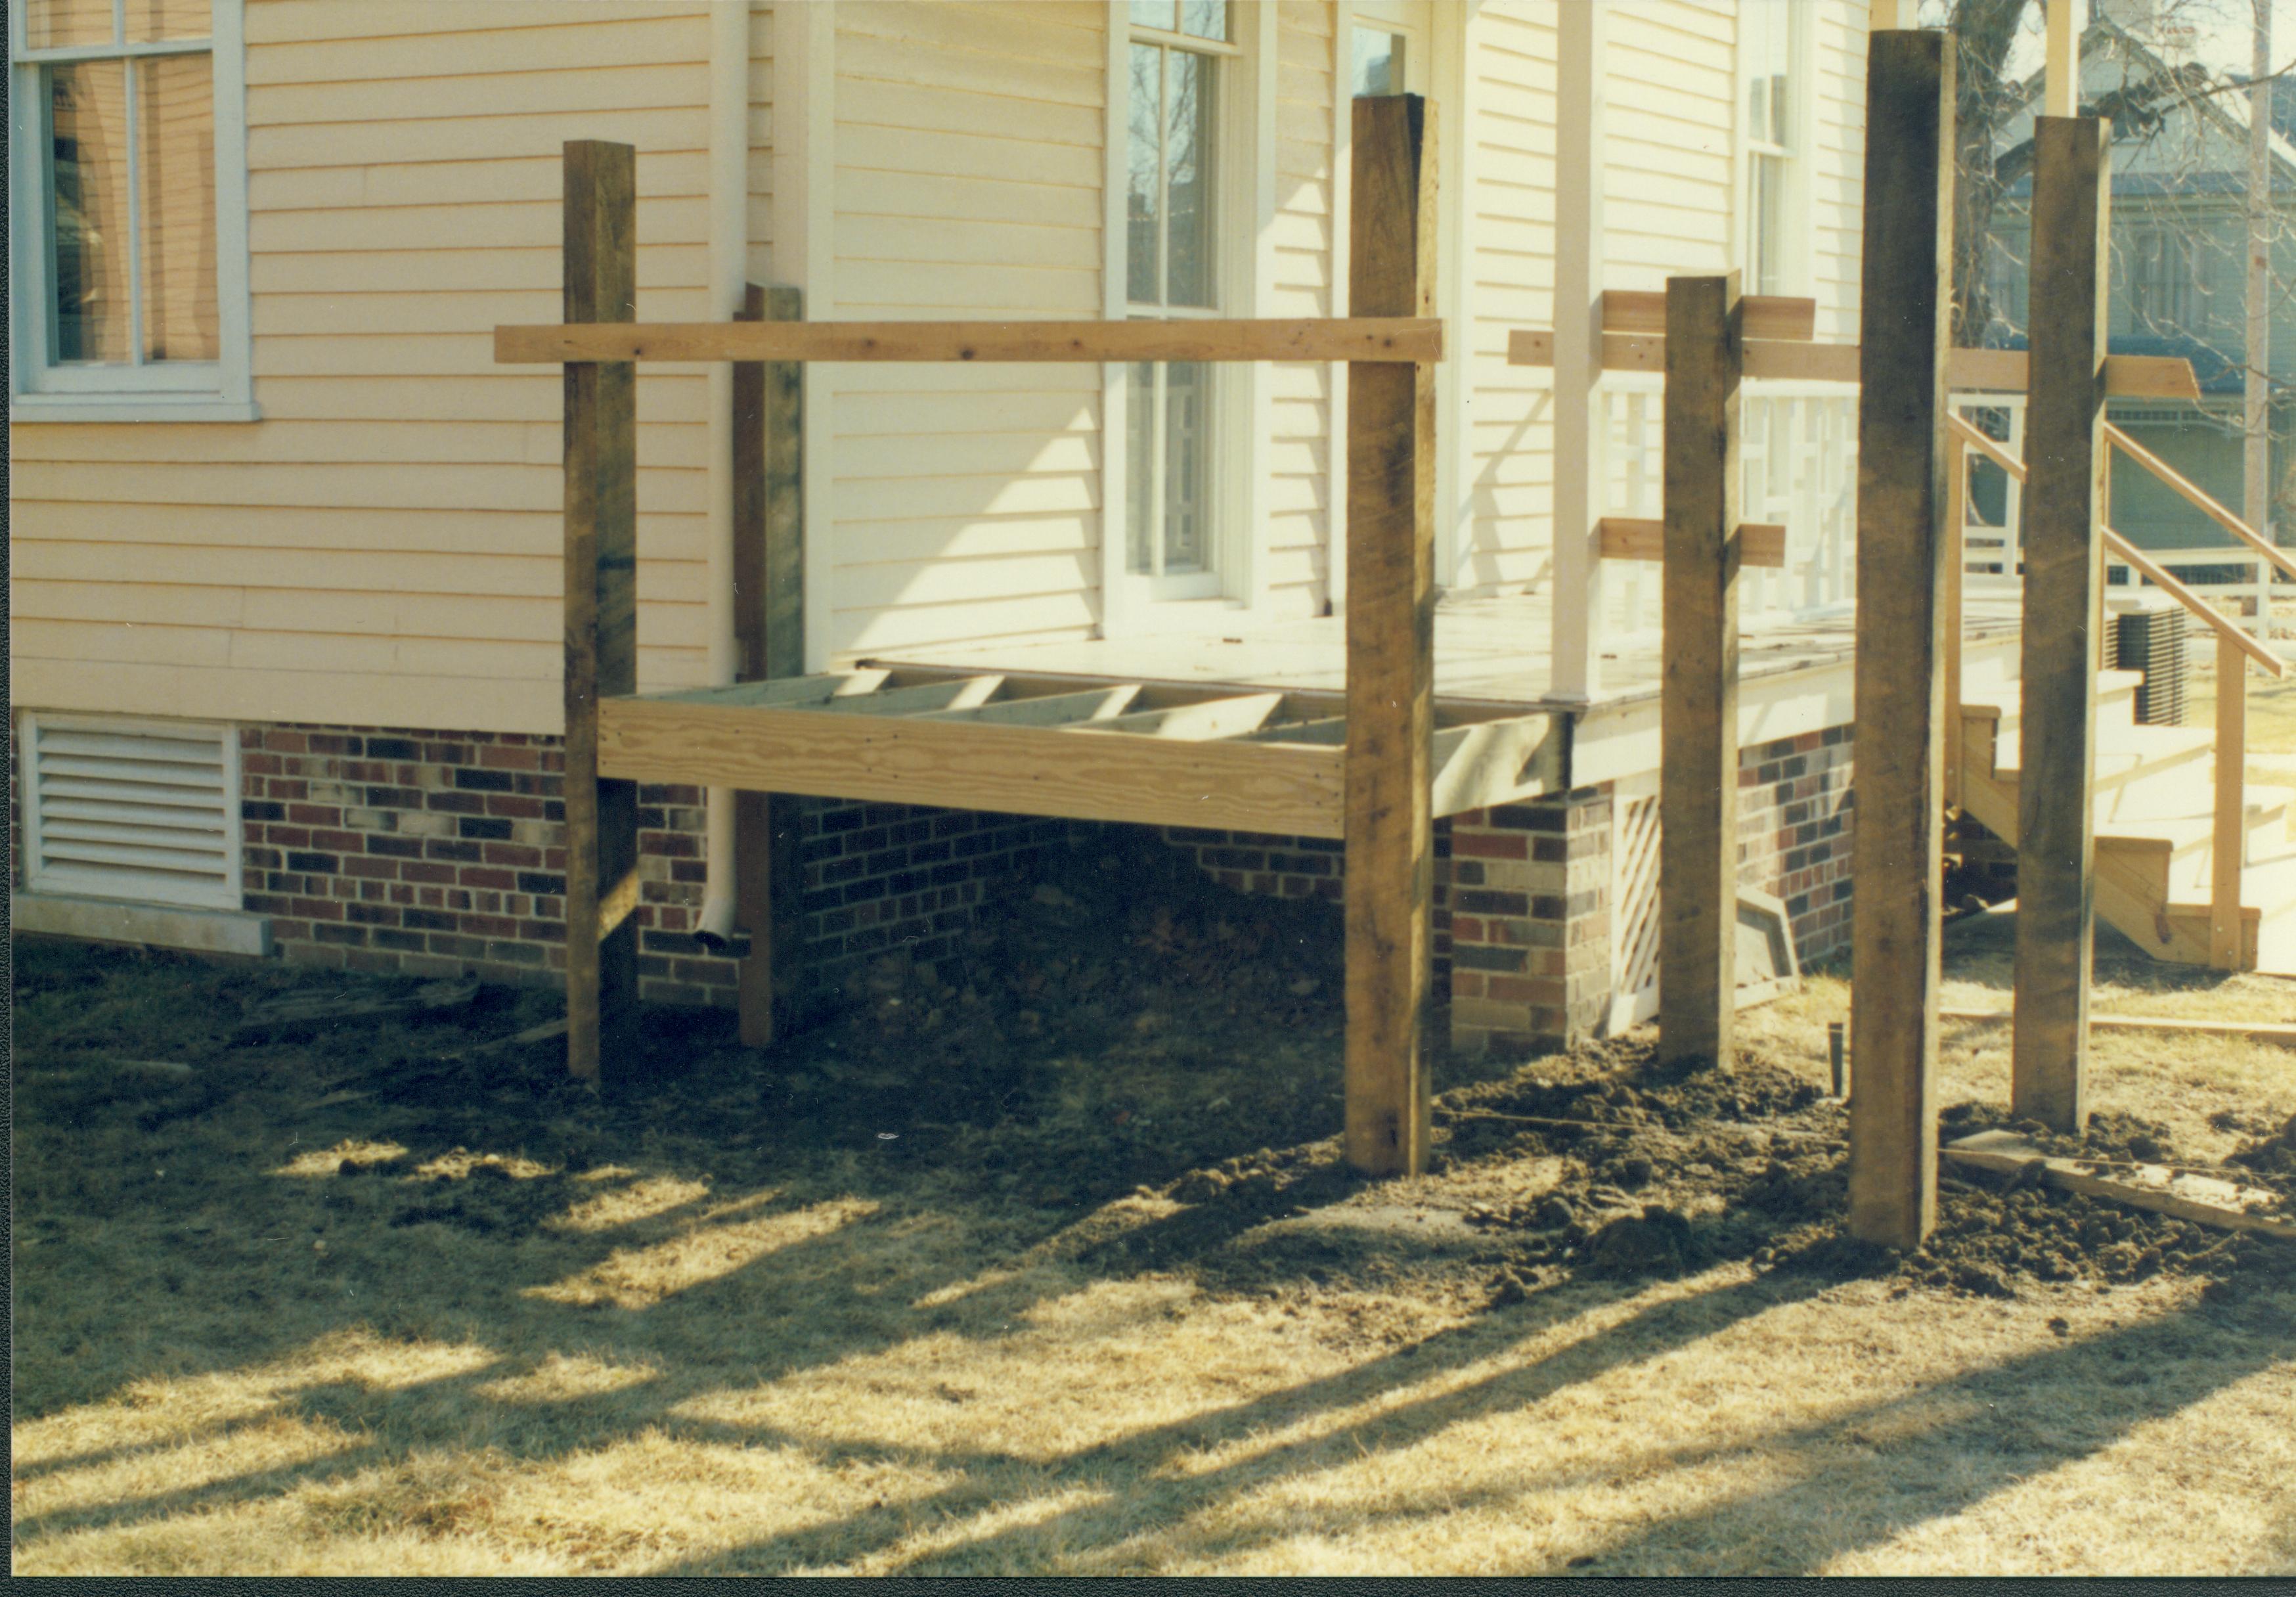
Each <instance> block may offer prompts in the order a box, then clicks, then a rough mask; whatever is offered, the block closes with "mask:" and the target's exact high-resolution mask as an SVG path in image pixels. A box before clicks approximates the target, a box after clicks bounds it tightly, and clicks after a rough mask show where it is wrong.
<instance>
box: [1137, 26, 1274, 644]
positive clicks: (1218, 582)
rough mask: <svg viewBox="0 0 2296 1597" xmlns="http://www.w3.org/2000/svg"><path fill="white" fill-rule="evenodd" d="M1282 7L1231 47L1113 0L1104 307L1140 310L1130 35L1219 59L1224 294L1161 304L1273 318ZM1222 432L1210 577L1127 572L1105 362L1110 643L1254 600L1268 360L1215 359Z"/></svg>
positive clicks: (1219, 251)
mask: <svg viewBox="0 0 2296 1597" xmlns="http://www.w3.org/2000/svg"><path fill="white" fill-rule="evenodd" d="M1275 12H1276V8H1275V6H1273V5H1267V4H1232V5H1231V8H1230V12H1229V15H1230V18H1231V24H1230V29H1231V32H1232V34H1233V35H1234V37H1231V38H1230V39H1228V40H1227V41H1226V42H1220V41H1215V40H1207V39H1201V38H1198V37H1194V36H1193V35H1180V34H1167V33H1162V32H1160V31H1158V30H1156V29H1147V28H1138V29H1136V28H1135V27H1134V25H1133V23H1132V20H1131V7H1130V6H1129V5H1128V4H1126V3H1125V0H1109V4H1108V7H1107V15H1108V121H1107V139H1106V143H1107V152H1106V154H1107V160H1106V163H1105V168H1104V177H1103V183H1104V187H1105V200H1106V206H1105V211H1104V228H1105V242H1106V248H1105V250H1104V251H1103V272H1102V276H1103V300H1102V315H1103V316H1104V317H1107V318H1108V319H1110V320H1111V321H1116V320H1123V319H1126V318H1128V317H1130V316H1132V315H1133V309H1132V302H1131V298H1130V294H1129V292H1128V289H1129V283H1128V276H1129V273H1128V255H1127V227H1128V222H1127V217H1126V212H1125V195H1126V191H1127V185H1128V182H1129V172H1128V166H1127V161H1126V156H1127V152H1128V148H1127V146H1128V138H1129V124H1130V113H1131V73H1130V70H1129V67H1130V54H1131V48H1132V43H1133V40H1134V39H1135V38H1136V37H1137V38H1138V39H1139V40H1140V41H1141V42H1143V43H1159V44H1169V45H1178V46H1181V47H1185V48H1187V49H1191V50H1197V51H1201V52H1203V53H1205V54H1212V55H1217V56H1218V57H1220V58H1221V60H1222V61H1223V62H1224V63H1225V65H1224V67H1223V70H1221V71H1220V72H1219V73H1218V78H1219V83H1220V86H1219V91H1218V92H1219V104H1218V111H1217V113H1216V114H1217V117H1218V131H1217V132H1216V134H1215V140H1216V145H1215V147H1216V149H1217V151H1218V161H1219V163H1220V164H1219V169H1218V179H1219V183H1218V192H1217V194H1216V198H1215V200H1214V203H1215V205H1216V206H1217V207H1218V219H1217V222H1216V226H1217V228H1218V234H1217V237H1216V241H1215V243H1214V250H1215V252H1216V256H1217V260H1216V266H1215V283H1216V285H1217V287H1216V297H1217V299H1218V306H1217V307H1216V308H1213V309H1191V308H1169V307H1168V308H1165V309H1164V311H1163V314H1166V315H1169V316H1172V317H1258V316H1261V315H1264V314H1265V311H1264V309H1263V308H1264V306H1265V304H1266V297H1267V293H1268V292H1269V290H1270V285H1271V284H1272V283H1273V280H1274V262H1275V245H1274V242H1273V240H1272V238H1271V237H1270V230H1269V227H1268V223H1269V221H1270V220H1271V218H1272V212H1273V210H1274V193H1275V65H1276V60H1275V57H1276V49H1275V26H1276V15H1275ZM1212 372H1213V383H1212V402H1213V408H1214V415H1213V440H1212V446H1211V455H1212V458H1211V460H1210V472H1211V480H1212V489H1211V495H1210V497H1211V499H1212V502H1213V506H1214V514H1213V516H1212V522H1211V527H1210V538H1209V539H1208V544H1209V547H1208V549H1207V554H1208V556H1209V558H1208V560H1207V562H1206V565H1207V569H1206V571H1205V572H1201V573H1197V572H1190V573H1187V574H1185V575H1182V576H1169V577H1154V576H1150V575H1147V574H1144V573H1141V572H1133V571H1131V570H1130V569H1128V568H1129V564H1130V561H1129V558H1128V551H1129V549H1130V545H1131V528H1130V525H1129V523H1130V514H1131V510H1130V507H1131V498H1130V494H1129V491H1128V486H1129V468H1128V459H1127V457H1128V454H1129V451H1130V442H1129V439H1130V433H1129V430H1128V421H1129V413H1130V407H1131V406H1130V395H1129V391H1128V389H1129V381H1130V379H1129V374H1128V368H1127V366H1125V365H1123V364H1119V363H1112V362H1111V363H1109V364H1106V365H1104V366H1102V368H1101V373H1102V381H1101V440H1102V448H1101V583H1102V588H1101V591H1102V595H1103V604H1102V613H1101V631H1102V633H1103V636H1106V637H1121V636H1128V635H1139V634H1142V633H1147V632H1159V631H1171V630H1192V629H1201V628H1210V627H1217V626H1222V625H1226V624H1227V623H1228V622H1232V621H1233V620H1234V618H1235V613H1236V612H1237V610H1238V609H1240V608H1242V609H1250V608H1251V606H1252V605H1255V604H1256V603H1257V601H1258V597H1259V587H1260V581H1261V574H1262V564H1263V562H1262V559H1261V556H1262V553H1263V547H1264V545H1265V543H1266V539H1267V527H1266V521H1267V516H1266V508H1267V492H1266V487H1265V479H1266V477H1267V469H1268V453H1267V433H1268V425H1269V420H1270V387H1269V383H1268V381H1267V374H1266V371H1265V368H1264V367H1262V366H1260V365H1259V364H1258V363H1253V364H1249V365H1242V364H1231V363H1225V362H1223V363H1218V364H1215V365H1214V366H1213V367H1212Z"/></svg>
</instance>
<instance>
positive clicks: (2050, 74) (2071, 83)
mask: <svg viewBox="0 0 2296 1597" xmlns="http://www.w3.org/2000/svg"><path fill="white" fill-rule="evenodd" d="M2048 21H2049V44H2048V54H2047V57H2046V65H2045V69H2044V71H2043V75H2042V78H2041V110H2042V113H2043V114H2044V115H2046V116H2052V117H2071V116H2078V115H2079V114H2080V111H2079V107H2080V36H2081V30H2082V29H2084V28H2086V27H2087V26H2088V0H2048Z"/></svg>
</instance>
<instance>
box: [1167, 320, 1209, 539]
mask: <svg viewBox="0 0 2296 1597" xmlns="http://www.w3.org/2000/svg"><path fill="white" fill-rule="evenodd" d="M1211 372H1212V369H1211V367H1210V366H1208V365H1206V364H1204V363H1203V362H1201V361H1175V362H1173V363H1172V364H1171V365H1169V366H1166V367H1165V368H1164V570H1165V572H1166V573H1167V574H1168V575H1169V574H1170V573H1172V572H1200V571H1205V570H1208V569H1210V549H1209V547H1208V546H1209V544H1210V528H1211V503H1210V499H1211V444H1212V429H1211V397H1212V382H1211Z"/></svg>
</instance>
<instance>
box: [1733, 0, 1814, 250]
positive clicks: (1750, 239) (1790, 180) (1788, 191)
mask: <svg viewBox="0 0 2296 1597" xmlns="http://www.w3.org/2000/svg"><path fill="white" fill-rule="evenodd" d="M1770 3H1773V4H1778V5H1779V8H1780V9H1781V10H1782V11H1783V12H1784V14H1785V17H1786V28H1787V36H1786V62H1787V66H1786V70H1787V71H1788V73H1790V74H1791V81H1790V83H1789V84H1788V86H1787V93H1788V104H1789V107H1790V114H1791V115H1792V119H1793V127H1792V134H1793V136H1792V139H1791V140H1789V141H1788V142H1787V143H1786V144H1782V145H1766V146H1764V151H1763V152H1764V153H1765V154H1769V155H1773V156H1775V157H1776V158H1777V159H1778V160H1779V161H1780V164H1781V165H1782V166H1783V168H1784V177H1785V185H1784V191H1783V193H1781V195H1780V197H1779V204H1778V228H1779V231H1780V232H1781V233H1783V234H1784V235H1785V237H1786V238H1787V239H1789V240H1792V241H1795V247H1794V248H1792V249H1790V250H1789V251H1787V252H1786V256H1785V259H1784V263H1783V267H1782V269H1781V270H1780V272H1779V274H1778V281H1777V284H1775V288H1774V290H1772V291H1771V292H1776V293H1780V294H1793V295H1807V294H1808V292H1810V284H1811V281H1812V278H1813V276H1814V275H1815V274H1814V269H1813V263H1812V261H1811V259H1810V255H1811V250H1810V230H1809V188H1810V181H1809V167H1810V152H1811V147H1812V146H1811V143H1810V124H1811V119H1812V118H1813V117H1814V116H1815V115H1816V110H1817V95H1816V82H1815V78H1816V67H1817V25H1818V21H1819V18H1818V15H1817V12H1816V7H1814V6H1809V5H1806V4H1801V3H1800V0H1770ZM1743 20H1744V19H1743V12H1741V15H1740V22H1741V27H1740V30H1739V33H1738V35H1737V37H1736V38H1735V39H1734V42H1733V44H1732V54H1733V55H1734V57H1735V59H1736V70H1734V72H1733V74H1732V77H1733V78H1734V80H1735V82H1736V84H1737V93H1736V99H1737V104H1736V109H1735V110H1734V111H1733V112H1732V117H1731V124H1732V126H1733V127H1734V128H1735V129H1736V130H1737V139H1736V144H1737V159H1736V161H1734V163H1733V166H1734V179H1733V180H1734V182H1735V184H1736V185H1737V190H1738V192H1737V193H1736V195H1735V196H1734V199H1733V202H1732V204H1731V207H1730V210H1731V216H1732V218H1733V220H1732V231H1733V232H1734V234H1735V235H1736V237H1735V239H1734V247H1733V249H1732V251H1731V255H1732V259H1734V260H1736V261H1737V263H1738V268H1739V270H1740V271H1741V273H1743V277H1744V284H1745V292H1748V293H1750V294H1751V293H1759V292H1764V291H1763V290H1762V289H1761V288H1760V287H1759V285H1758V284H1757V283H1756V281H1755V261H1754V154H1755V151H1754V137H1753V129H1752V128H1751V127H1749V126H1748V118H1747V111H1746V95H1747V91H1748V90H1749V89H1751V87H1752V86H1753V71H1752V67H1753V62H1752V61H1751V60H1750V59H1749V58H1748V55H1747V53H1746V51H1745V49H1744V47H1743V45H1744V37H1745V35H1744V29H1743Z"/></svg>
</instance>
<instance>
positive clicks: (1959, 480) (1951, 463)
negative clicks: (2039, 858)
mask: <svg viewBox="0 0 2296 1597" xmlns="http://www.w3.org/2000/svg"><path fill="white" fill-rule="evenodd" d="M1950 398H1951V396H1950V394H1948V399H1950ZM1950 411H1951V407H1950V404H1948V414H1950ZM1945 449H1946V454H1945V458H1946V468H1945V470H1946V476H1945V490H1946V492H1945V802H1946V803H1948V805H1956V804H1959V803H1961V646H1962V634H1963V631H1964V629H1965V628H1966V627H1967V625H1968V617H1967V616H1966V615H1964V613H1963V605H1962V589H1963V587H1964V584H1965V580H1966V579H1967V577H1968V573H1969V445H1968V444H1967V443H1965V442H1964V441H1963V440H1962V437H1961V434H1959V433H1958V432H1953V431H1952V430H1951V429H1950V428H1948V429H1947V433H1946V440H1945Z"/></svg>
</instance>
